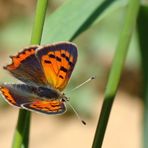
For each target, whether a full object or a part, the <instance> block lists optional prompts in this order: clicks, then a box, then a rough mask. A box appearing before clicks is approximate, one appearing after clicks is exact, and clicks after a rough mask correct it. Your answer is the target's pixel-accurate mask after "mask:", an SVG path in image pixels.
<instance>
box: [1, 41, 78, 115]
mask: <svg viewBox="0 0 148 148" xmlns="http://www.w3.org/2000/svg"><path fill="white" fill-rule="evenodd" d="M11 59H12V63H11V64H9V65H7V66H6V67H4V68H5V69H6V70H8V71H9V72H10V73H11V74H12V75H13V76H14V77H16V78H17V79H19V80H21V81H22V82H24V83H22V84H1V85H0V91H1V93H2V95H3V96H4V99H5V100H6V101H7V102H8V103H9V104H11V105H13V106H17V107H20V108H23V109H27V110H31V111H36V112H40V113H45V114H61V113H64V112H65V111H66V107H65V100H68V99H67V97H66V96H65V95H64V93H62V90H63V89H64V88H65V87H66V85H67V83H68V81H69V79H70V76H71V73H72V71H73V68H74V66H75V63H76V61H77V48H76V46H75V45H74V44H72V43H70V42H60V43H56V44H49V45H46V46H30V47H28V48H25V49H23V50H22V51H21V52H19V53H18V54H17V55H16V56H11Z"/></svg>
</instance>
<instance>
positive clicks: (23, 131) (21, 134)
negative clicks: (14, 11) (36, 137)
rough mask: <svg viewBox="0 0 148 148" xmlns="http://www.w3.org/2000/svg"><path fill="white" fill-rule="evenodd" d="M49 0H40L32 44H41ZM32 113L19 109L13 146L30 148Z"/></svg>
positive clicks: (13, 147) (15, 147) (14, 147)
mask: <svg viewBox="0 0 148 148" xmlns="http://www.w3.org/2000/svg"><path fill="white" fill-rule="evenodd" d="M47 3H48V0H38V1H37V7H36V16H35V22H34V26H33V31H32V37H31V44H40V41H41V36H42V30H43V25H44V20H45V14H46V8H47ZM30 117H31V113H30V112H29V111H26V110H22V109H21V110H20V111H19V117H18V121H17V127H16V130H15V134H14V138H13V144H12V148H22V147H23V148H28V145H29V133H30Z"/></svg>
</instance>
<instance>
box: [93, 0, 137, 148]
mask: <svg viewBox="0 0 148 148" xmlns="http://www.w3.org/2000/svg"><path fill="white" fill-rule="evenodd" d="M138 9H139V0H130V1H129V4H128V8H127V14H126V16H125V24H124V26H123V29H122V32H121V35H120V38H119V41H118V45H117V48H116V52H115V56H114V59H113V65H112V68H111V71H110V75H109V80H108V83H107V87H106V91H105V97H104V102H103V106H102V109H101V114H100V118H99V121H98V126H97V129H96V133H95V137H94V142H93V146H92V147H93V148H101V146H102V142H103V139H104V135H105V130H106V127H107V123H108V119H109V115H110V112H111V108H112V104H113V101H114V98H115V95H116V92H117V89H118V85H119V81H120V76H121V72H122V69H123V66H124V62H125V58H126V55H127V51H128V47H129V43H130V41H131V35H132V33H133V29H134V26H135V23H136V18H137V13H138Z"/></svg>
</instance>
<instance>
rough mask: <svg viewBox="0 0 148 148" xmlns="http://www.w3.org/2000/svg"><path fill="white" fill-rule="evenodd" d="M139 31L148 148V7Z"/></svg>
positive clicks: (143, 10) (141, 15)
mask: <svg viewBox="0 0 148 148" xmlns="http://www.w3.org/2000/svg"><path fill="white" fill-rule="evenodd" d="M137 22H138V23H137V29H138V36H139V43H140V52H141V60H142V72H143V83H144V86H143V88H142V90H143V98H144V123H143V124H144V127H143V135H144V138H143V143H144V144H143V146H144V148H147V147H148V142H147V137H148V6H141V8H140V11H139V16H138V21H137Z"/></svg>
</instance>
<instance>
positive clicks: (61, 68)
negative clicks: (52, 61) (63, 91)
mask: <svg viewBox="0 0 148 148" xmlns="http://www.w3.org/2000/svg"><path fill="white" fill-rule="evenodd" d="M60 70H61V71H63V72H67V71H68V70H67V69H66V68H65V67H63V66H61V67H60Z"/></svg>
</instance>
